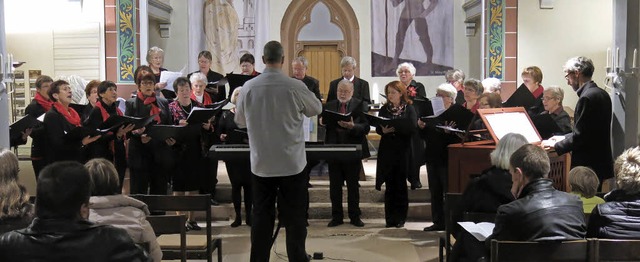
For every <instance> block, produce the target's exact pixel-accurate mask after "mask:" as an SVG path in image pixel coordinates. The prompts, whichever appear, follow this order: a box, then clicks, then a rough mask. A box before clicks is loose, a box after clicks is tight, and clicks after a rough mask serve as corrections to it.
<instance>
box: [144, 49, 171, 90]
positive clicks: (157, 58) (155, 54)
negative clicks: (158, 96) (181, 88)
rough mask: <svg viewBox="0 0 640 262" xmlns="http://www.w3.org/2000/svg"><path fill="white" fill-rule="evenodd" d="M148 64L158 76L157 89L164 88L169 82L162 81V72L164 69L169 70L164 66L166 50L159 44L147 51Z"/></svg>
mask: <svg viewBox="0 0 640 262" xmlns="http://www.w3.org/2000/svg"><path fill="white" fill-rule="evenodd" d="M147 64H148V65H149V68H151V71H153V75H154V76H155V77H156V89H163V88H165V87H166V86H167V82H162V83H161V82H160V73H161V72H162V71H167V69H166V68H163V67H162V65H163V64H164V50H162V48H160V47H157V46H152V47H151V48H149V51H147Z"/></svg>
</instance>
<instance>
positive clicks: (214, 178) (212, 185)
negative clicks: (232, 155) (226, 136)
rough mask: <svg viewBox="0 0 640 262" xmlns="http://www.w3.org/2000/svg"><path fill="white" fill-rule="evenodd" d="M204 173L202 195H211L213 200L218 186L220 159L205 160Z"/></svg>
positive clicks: (202, 174)
mask: <svg viewBox="0 0 640 262" xmlns="http://www.w3.org/2000/svg"><path fill="white" fill-rule="evenodd" d="M204 161H205V168H204V170H205V171H204V172H200V175H201V176H202V177H201V179H200V180H201V181H202V184H201V185H200V193H201V194H210V195H211V198H213V197H214V196H215V195H216V185H218V159H212V158H211V157H207V158H206V159H205V160H204Z"/></svg>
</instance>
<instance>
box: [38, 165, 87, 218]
mask: <svg viewBox="0 0 640 262" xmlns="http://www.w3.org/2000/svg"><path fill="white" fill-rule="evenodd" d="M90 194H91V183H90V180H89V172H88V171H87V169H86V168H85V167H84V166H83V165H82V164H80V163H78V162H73V161H62V162H56V163H53V164H50V165H48V166H47V167H45V168H44V169H43V170H42V171H41V172H40V176H39V177H38V189H37V193H36V216H37V217H38V218H40V219H49V218H58V219H59V218H66V219H75V218H78V217H79V216H80V208H81V207H82V205H83V204H89V196H90Z"/></svg>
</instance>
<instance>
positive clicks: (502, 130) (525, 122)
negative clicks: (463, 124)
mask: <svg viewBox="0 0 640 262" xmlns="http://www.w3.org/2000/svg"><path fill="white" fill-rule="evenodd" d="M478 114H479V115H480V117H481V118H482V122H484V125H485V126H486V127H487V130H488V131H489V134H491V137H492V138H493V142H494V143H496V144H498V141H500V139H501V138H502V137H503V136H504V135H506V134H508V133H518V134H521V135H523V136H524V137H525V138H526V139H527V141H528V142H529V143H531V144H540V143H541V142H542V139H541V138H540V134H539V133H538V130H536V128H535V126H534V125H533V122H532V121H531V118H529V114H527V111H526V110H525V109H524V107H504V108H489V109H478Z"/></svg>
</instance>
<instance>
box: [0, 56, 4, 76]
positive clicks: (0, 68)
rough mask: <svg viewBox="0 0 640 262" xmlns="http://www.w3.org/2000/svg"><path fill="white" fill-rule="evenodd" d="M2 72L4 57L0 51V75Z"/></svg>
mask: <svg viewBox="0 0 640 262" xmlns="http://www.w3.org/2000/svg"><path fill="white" fill-rule="evenodd" d="M2 74H4V59H3V57H2V53H0V75H2ZM3 77H4V76H3Z"/></svg>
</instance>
